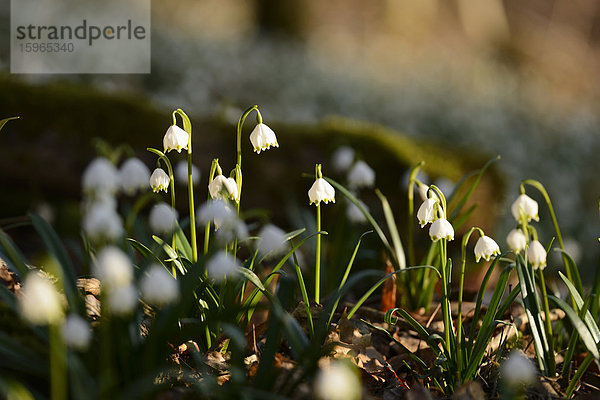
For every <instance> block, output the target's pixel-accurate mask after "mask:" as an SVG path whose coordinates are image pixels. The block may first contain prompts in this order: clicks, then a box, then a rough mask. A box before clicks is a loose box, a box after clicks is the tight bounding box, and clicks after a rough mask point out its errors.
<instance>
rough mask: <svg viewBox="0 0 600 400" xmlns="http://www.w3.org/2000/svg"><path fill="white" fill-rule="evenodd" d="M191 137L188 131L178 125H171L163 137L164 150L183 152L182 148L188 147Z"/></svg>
mask: <svg viewBox="0 0 600 400" xmlns="http://www.w3.org/2000/svg"><path fill="white" fill-rule="evenodd" d="M189 139H190V135H188V133H187V132H186V131H184V130H183V129H181V128H180V127H178V126H177V125H171V126H170V127H169V129H167V133H165V136H164V137H163V147H164V152H165V153H167V152H169V151H171V150H177V152H179V153H181V149H187V148H188V141H189Z"/></svg>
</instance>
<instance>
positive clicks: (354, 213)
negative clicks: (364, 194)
mask: <svg viewBox="0 0 600 400" xmlns="http://www.w3.org/2000/svg"><path fill="white" fill-rule="evenodd" d="M358 202H359V203H360V205H361V206H363V207H364V208H365V210H367V212H368V211H369V207H367V205H366V204H365V203H363V202H362V201H360V200H358ZM346 217H348V219H349V220H350V221H352V222H354V223H357V224H364V223H366V222H367V217H365V214H363V212H362V211H361V209H360V208H358V206H357V205H356V204H354V203H353V202H351V201H350V202H348V207H346Z"/></svg>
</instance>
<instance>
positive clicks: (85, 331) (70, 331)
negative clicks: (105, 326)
mask: <svg viewBox="0 0 600 400" xmlns="http://www.w3.org/2000/svg"><path fill="white" fill-rule="evenodd" d="M61 335H62V338H63V340H64V342H65V344H66V345H67V346H69V347H71V348H73V349H76V350H85V349H87V348H88V346H89V345H90V341H91V340H92V329H91V327H90V324H89V323H88V322H87V321H86V320H85V319H83V318H81V317H80V316H79V315H77V314H71V315H69V316H68V317H67V318H66V319H65V321H64V323H63V325H62V329H61Z"/></svg>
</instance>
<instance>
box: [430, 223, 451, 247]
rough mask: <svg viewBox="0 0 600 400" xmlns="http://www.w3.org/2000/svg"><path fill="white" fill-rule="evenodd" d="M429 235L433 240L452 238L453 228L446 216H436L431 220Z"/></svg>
mask: <svg viewBox="0 0 600 400" xmlns="http://www.w3.org/2000/svg"><path fill="white" fill-rule="evenodd" d="M429 237H431V240H433V241H434V242H437V241H438V240H440V239H446V240H454V228H453V227H452V224H451V223H450V222H448V220H447V219H446V218H438V219H436V220H435V221H433V223H432V224H431V227H430V228H429Z"/></svg>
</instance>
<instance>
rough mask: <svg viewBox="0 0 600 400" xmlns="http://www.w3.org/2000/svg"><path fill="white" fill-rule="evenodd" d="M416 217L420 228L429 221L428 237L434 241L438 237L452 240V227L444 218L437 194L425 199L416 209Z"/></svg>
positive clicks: (438, 238)
mask: <svg viewBox="0 0 600 400" xmlns="http://www.w3.org/2000/svg"><path fill="white" fill-rule="evenodd" d="M417 219H418V220H419V224H420V225H421V228H423V227H424V226H425V225H427V224H429V223H431V227H430V228H429V237H430V238H431V240H433V241H434V242H437V241H438V240H440V239H446V240H454V228H453V227H452V224H451V223H450V222H449V221H448V220H447V219H446V217H445V215H444V210H442V208H441V207H440V202H439V199H438V197H437V196H435V197H430V198H428V199H425V201H424V202H423V203H422V204H421V206H420V207H419V209H418V210H417Z"/></svg>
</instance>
